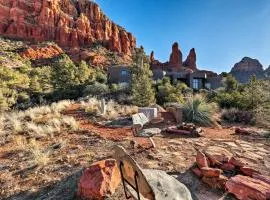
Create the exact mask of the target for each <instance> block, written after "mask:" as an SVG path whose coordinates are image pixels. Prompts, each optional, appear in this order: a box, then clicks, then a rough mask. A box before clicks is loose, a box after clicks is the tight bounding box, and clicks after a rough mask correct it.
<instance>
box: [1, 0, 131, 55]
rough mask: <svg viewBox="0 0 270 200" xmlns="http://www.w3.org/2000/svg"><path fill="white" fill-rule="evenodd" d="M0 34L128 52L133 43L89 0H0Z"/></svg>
mask: <svg viewBox="0 0 270 200" xmlns="http://www.w3.org/2000/svg"><path fill="white" fill-rule="evenodd" d="M0 34H1V35H5V36H9V37H14V38H21V39H27V40H34V41H39V42H42V41H46V40H52V41H55V42H57V43H58V44H59V45H60V46H63V47H73V48H76V47H79V46H86V45H89V44H92V43H93V42H101V43H102V44H103V45H105V46H106V47H107V48H108V49H110V50H112V51H116V52H119V53H123V54H128V55H130V54H131V52H132V49H133V48H135V46H136V39H135V38H134V36H133V35H132V34H131V33H128V32H127V31H125V30H124V29H123V28H121V27H119V26H118V25H116V24H115V23H113V22H112V21H111V20H109V19H108V18H107V17H106V16H105V15H104V14H103V13H102V11H101V10H100V8H99V6H98V5H97V4H96V3H93V2H91V1H89V0H0Z"/></svg>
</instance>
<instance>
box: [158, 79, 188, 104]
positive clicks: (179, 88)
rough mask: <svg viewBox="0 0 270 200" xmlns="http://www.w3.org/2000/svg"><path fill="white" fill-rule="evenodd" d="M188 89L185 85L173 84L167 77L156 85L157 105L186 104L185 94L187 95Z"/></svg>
mask: <svg viewBox="0 0 270 200" xmlns="http://www.w3.org/2000/svg"><path fill="white" fill-rule="evenodd" d="M187 90H188V87H187V85H186V84H184V83H176V84H175V85H174V84H171V82H170V78H169V77H165V78H164V79H163V80H159V81H158V82H157V84H156V99H157V103H158V104H160V105H163V104H165V103H168V102H177V103H183V102H184V94H186V93H187Z"/></svg>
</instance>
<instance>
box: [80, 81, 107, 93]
mask: <svg viewBox="0 0 270 200" xmlns="http://www.w3.org/2000/svg"><path fill="white" fill-rule="evenodd" d="M108 92H109V87H108V85H106V84H103V83H99V82H96V83H94V84H92V85H87V86H86V87H85V89H84V90H83V95H84V96H102V95H104V94H106V93H108Z"/></svg>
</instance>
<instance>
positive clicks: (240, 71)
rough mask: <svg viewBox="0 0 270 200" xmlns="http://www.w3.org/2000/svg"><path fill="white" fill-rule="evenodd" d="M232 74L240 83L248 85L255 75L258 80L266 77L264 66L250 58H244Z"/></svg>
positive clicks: (235, 66) (233, 69)
mask: <svg viewBox="0 0 270 200" xmlns="http://www.w3.org/2000/svg"><path fill="white" fill-rule="evenodd" d="M230 73H231V74H232V75H233V76H234V77H235V78H236V79H237V81H238V82H240V83H247V82H248V81H249V79H250V77H251V76H253V75H255V76H256V77H257V78H258V79H263V78H264V77H265V75H264V70H263V66H262V64H261V63H260V62H259V61H258V60H256V59H252V58H249V57H244V58H243V59H242V60H241V61H240V62H239V63H236V64H235V65H234V67H233V68H232V70H231V72H230Z"/></svg>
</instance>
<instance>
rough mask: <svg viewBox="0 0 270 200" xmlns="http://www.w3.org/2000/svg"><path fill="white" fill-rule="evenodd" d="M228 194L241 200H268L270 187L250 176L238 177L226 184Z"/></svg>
mask: <svg viewBox="0 0 270 200" xmlns="http://www.w3.org/2000/svg"><path fill="white" fill-rule="evenodd" d="M226 189H227V190H228V192H230V193H232V194H234V195H235V196H236V197H237V198H238V199H239V200H247V199H253V200H267V199H269V198H270V185H269V184H267V183H265V182H263V181H261V180H258V179H254V178H251V177H248V176H242V175H237V176H234V177H232V178H230V179H229V180H228V181H227V182H226Z"/></svg>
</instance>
